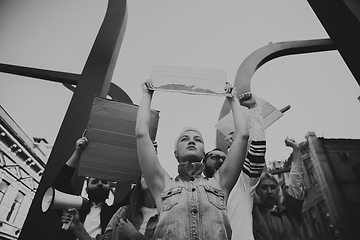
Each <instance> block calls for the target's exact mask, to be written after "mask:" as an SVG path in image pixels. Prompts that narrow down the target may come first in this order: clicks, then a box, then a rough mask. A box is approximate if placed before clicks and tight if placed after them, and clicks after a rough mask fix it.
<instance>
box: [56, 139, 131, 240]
mask: <svg viewBox="0 0 360 240" xmlns="http://www.w3.org/2000/svg"><path fill="white" fill-rule="evenodd" d="M87 144H88V140H87V138H86V137H82V138H80V139H78V140H77V141H76V148H75V151H74V153H73V154H72V155H71V157H70V158H69V160H68V161H67V162H66V164H65V165H64V166H63V167H62V169H61V171H60V173H59V175H58V176H57V178H56V180H55V182H54V188H55V189H57V190H59V191H62V192H65V193H69V194H73V190H72V186H71V178H72V177H73V175H74V172H75V169H76V167H77V165H78V163H79V160H80V157H81V153H82V152H83V150H84V149H85V148H86V146H87ZM86 192H87V194H88V198H89V201H90V203H91V204H90V206H89V207H88V208H86V209H80V210H79V217H80V221H81V223H82V224H83V225H84V228H85V230H86V231H87V232H88V233H89V235H90V236H91V237H95V236H96V235H97V234H102V233H103V232H104V230H105V228H106V226H107V224H108V222H109V221H110V219H111V217H112V216H113V215H114V213H115V212H116V211H117V210H118V209H119V208H120V207H121V206H124V205H128V204H129V203H130V194H131V191H130V192H129V193H128V194H127V196H126V197H125V199H124V200H123V201H121V202H119V203H116V204H113V205H111V206H109V205H108V204H107V203H106V202H105V201H106V199H107V198H108V197H109V192H110V183H109V181H107V180H103V179H97V178H92V177H89V178H87V179H86ZM64 211H66V209H65V210H64ZM61 214H62V213H61ZM72 239H74V240H75V239H76V236H75V234H74V233H72V232H71V231H64V230H62V231H60V234H59V236H58V240H72Z"/></svg>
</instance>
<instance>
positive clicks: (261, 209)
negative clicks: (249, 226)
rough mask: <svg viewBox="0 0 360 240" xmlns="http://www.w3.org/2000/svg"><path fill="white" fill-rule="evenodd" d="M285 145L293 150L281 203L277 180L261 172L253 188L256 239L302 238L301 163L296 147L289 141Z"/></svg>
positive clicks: (296, 239)
mask: <svg viewBox="0 0 360 240" xmlns="http://www.w3.org/2000/svg"><path fill="white" fill-rule="evenodd" d="M285 145H286V146H288V147H291V148H292V149H293V152H292V164H291V170H290V174H289V184H288V185H286V186H285V188H284V189H283V199H282V200H281V201H280V196H279V191H280V186H279V183H278V181H277V180H276V178H275V177H274V176H273V175H272V174H270V173H268V172H263V173H262V174H261V176H260V182H259V184H258V186H257V187H256V193H257V195H258V198H255V199H254V206H253V233H254V238H255V239H256V240H260V239H272V240H287V239H291V240H298V239H302V237H301V232H300V227H301V214H302V207H303V204H304V199H305V197H304V196H305V194H304V186H303V164H302V161H301V153H300V146H299V144H298V143H297V142H296V141H295V140H293V139H290V138H288V137H287V138H286V139H285Z"/></svg>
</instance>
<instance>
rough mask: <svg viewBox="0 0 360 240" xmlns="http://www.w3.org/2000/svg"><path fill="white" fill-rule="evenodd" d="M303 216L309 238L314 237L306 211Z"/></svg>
mask: <svg viewBox="0 0 360 240" xmlns="http://www.w3.org/2000/svg"><path fill="white" fill-rule="evenodd" d="M302 218H303V223H304V226H305V230H306V231H305V233H306V235H307V237H308V238H312V237H313V236H314V235H313V233H312V230H311V226H310V222H309V219H308V216H307V215H306V213H304V214H303V216H302Z"/></svg>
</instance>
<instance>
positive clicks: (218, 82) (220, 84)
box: [150, 66, 227, 96]
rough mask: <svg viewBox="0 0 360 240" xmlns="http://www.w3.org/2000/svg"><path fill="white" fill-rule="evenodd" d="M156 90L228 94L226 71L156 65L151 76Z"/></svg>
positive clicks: (197, 93) (196, 93) (217, 94)
mask: <svg viewBox="0 0 360 240" xmlns="http://www.w3.org/2000/svg"><path fill="white" fill-rule="evenodd" d="M150 78H151V80H152V81H153V84H154V90H156V91H168V92H179V93H186V94H195V95H214V96H224V95H226V90H227V88H226V87H227V85H226V79H227V78H226V72H225V71H224V70H218V69H207V68H194V67H178V66H154V67H153V69H152V72H151V76H150Z"/></svg>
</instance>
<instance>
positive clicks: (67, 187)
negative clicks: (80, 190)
mask: <svg viewBox="0 0 360 240" xmlns="http://www.w3.org/2000/svg"><path fill="white" fill-rule="evenodd" d="M87 144H88V140H87V138H86V137H82V138H80V139H78V140H77V141H76V145H75V150H74V152H73V153H72V155H71V156H70V158H69V159H68V160H67V161H66V164H65V165H64V166H63V167H62V168H61V170H60V172H59V174H58V175H57V177H56V179H55V181H54V188H56V189H57V190H59V191H62V192H66V193H71V194H72V193H73V189H72V186H71V178H72V177H73V175H74V172H75V169H76V167H77V165H78V163H79V160H80V157H81V153H82V152H83V150H84V149H85V148H86V146H87Z"/></svg>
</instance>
